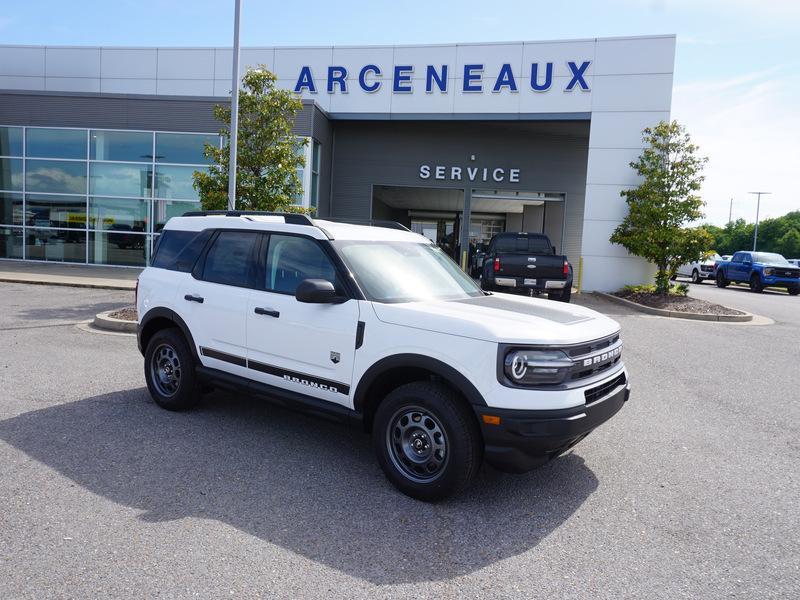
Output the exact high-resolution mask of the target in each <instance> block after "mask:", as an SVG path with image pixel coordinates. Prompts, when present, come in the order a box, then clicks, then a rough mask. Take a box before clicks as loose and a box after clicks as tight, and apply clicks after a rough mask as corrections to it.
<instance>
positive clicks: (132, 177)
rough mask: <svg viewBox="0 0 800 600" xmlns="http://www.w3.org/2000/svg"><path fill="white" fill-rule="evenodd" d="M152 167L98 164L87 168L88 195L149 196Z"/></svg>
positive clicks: (94, 163) (95, 163)
mask: <svg viewBox="0 0 800 600" xmlns="http://www.w3.org/2000/svg"><path fill="white" fill-rule="evenodd" d="M151 174H152V167H151V166H150V165H142V164H135V163H133V164H124V163H98V162H93V163H91V164H90V166H89V193H90V194H93V195H98V196H100V195H102V196H140V197H141V196H150V189H151Z"/></svg>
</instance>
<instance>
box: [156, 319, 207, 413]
mask: <svg viewBox="0 0 800 600" xmlns="http://www.w3.org/2000/svg"><path fill="white" fill-rule="evenodd" d="M194 367H195V364H194V357H193V356H192V352H191V350H190V349H189V345H188V344H187V343H186V340H185V339H184V337H183V335H182V334H181V332H180V331H179V330H177V329H162V330H161V331H158V332H156V333H155V334H154V335H153V337H152V338H150V341H149V342H148V344H147V349H146V350H145V353H144V377H145V381H146V382H147V389H148V390H149V391H150V396H152V398H153V400H154V401H155V403H156V404H158V405H159V406H160V407H162V408H166V409H167V410H182V409H185V408H189V407H191V406H193V405H194V404H196V403H197V400H198V398H199V395H200V394H199V390H198V385H197V379H196V377H195V373H194Z"/></svg>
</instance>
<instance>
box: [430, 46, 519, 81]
mask: <svg viewBox="0 0 800 600" xmlns="http://www.w3.org/2000/svg"><path fill="white" fill-rule="evenodd" d="M505 63H508V64H510V65H511V69H512V71H513V73H514V75H515V76H519V75H520V74H521V73H522V44H475V45H473V44H463V45H459V46H457V49H456V65H455V66H456V71H455V76H456V78H463V77H464V65H475V64H481V65H483V76H484V78H489V77H491V78H495V77H497V74H498V73H499V72H500V67H502V66H503V64H505ZM426 64H427V63H426ZM451 68H452V67H451Z"/></svg>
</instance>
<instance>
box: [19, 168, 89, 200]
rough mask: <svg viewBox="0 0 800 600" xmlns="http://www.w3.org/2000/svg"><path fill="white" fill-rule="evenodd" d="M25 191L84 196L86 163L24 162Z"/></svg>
mask: <svg viewBox="0 0 800 600" xmlns="http://www.w3.org/2000/svg"><path fill="white" fill-rule="evenodd" d="M25 189H26V191H29V192H51V193H56V194H86V163H85V162H71V161H70V162H67V161H62V160H26V161H25Z"/></svg>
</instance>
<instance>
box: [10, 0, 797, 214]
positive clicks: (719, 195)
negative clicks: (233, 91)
mask: <svg viewBox="0 0 800 600" xmlns="http://www.w3.org/2000/svg"><path fill="white" fill-rule="evenodd" d="M242 3H243V8H242V26H241V43H242V45H244V46H273V45H284V46H285V45H337V44H338V45H345V44H353V45H363V44H408V43H452V42H496V41H520V40H551V39H570V38H591V37H607V36H627V35H648V34H664V33H674V34H677V51H676V58H675V79H674V91H673V99H672V100H673V101H672V109H673V110H672V116H673V118H675V119H677V120H678V121H680V122H681V123H683V124H684V125H685V126H686V127H687V129H688V131H689V133H690V134H691V135H692V138H693V140H694V141H695V142H696V143H697V144H698V145H699V146H700V149H701V152H702V153H703V154H705V155H707V156H708V157H709V164H708V166H707V168H706V171H705V176H706V179H705V182H704V184H703V189H702V196H703V199H704V200H705V201H706V216H707V220H708V221H709V222H713V223H716V224H724V223H725V222H727V220H728V216H729V210H730V207H731V199H733V211H732V213H733V218H734V219H736V218H744V219H747V220H748V221H752V220H754V219H755V197H754V196H751V195H749V194H748V192H750V191H757V190H762V191H769V192H772V194H771V195H769V196H765V197H763V199H762V203H761V218H764V217H772V216H778V215H781V214H785V213H787V212H789V211H791V210H800V193H798V190H797V186H796V179H797V177H798V176H800V151H798V147H797V145H798V143H800V112H798V110H797V108H798V106H800V102H799V101H798V99H800V1H798V0H789V1H787V0H760V1H758V2H753V1H747V0H604V1H603V2H597V1H577V0H561V1H560V2H536V1H535V0H508V1H506V0H493V1H487V0H480V1H478V0H460V1H452V0H438V1H437V0H427V1H424V2H419V1H416V0H403V1H402V2H398V1H397V0H394V1H391V2H388V1H384V0H372V1H371V2H355V1H352V0H338V1H336V2H331V1H330V0H328V1H320V0H304V1H303V2H286V1H282V2H270V1H268V0H242ZM232 32H233V0H214V1H210V0H191V1H187V0H184V1H177V0H160V1H158V0H112V1H109V0H101V1H100V0H82V1H81V2H65V1H63V0H51V1H45V0H26V1H24V2H12V1H11V0H7V1H6V2H4V3H2V4H0V44H37V45H38V44H49V45H87V46H88V45H92V46H94V45H105V46H226V45H227V46H229V45H231V40H232Z"/></svg>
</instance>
